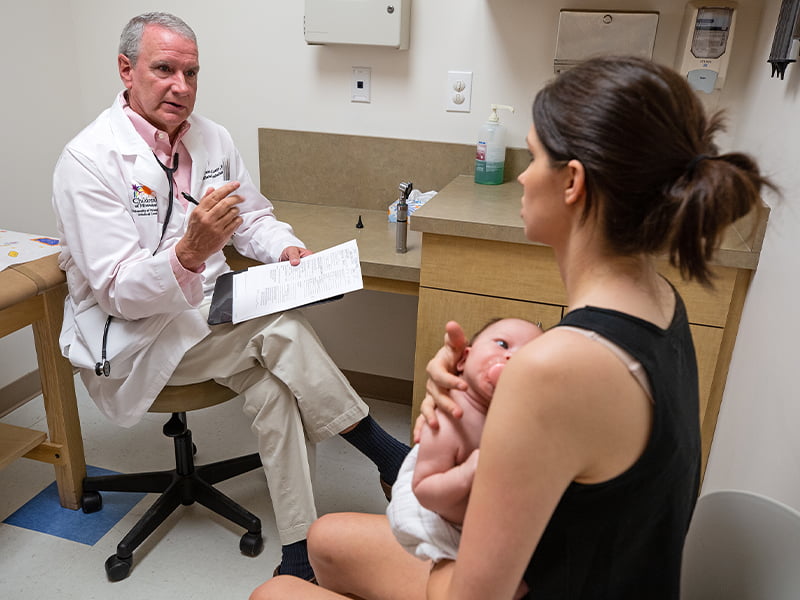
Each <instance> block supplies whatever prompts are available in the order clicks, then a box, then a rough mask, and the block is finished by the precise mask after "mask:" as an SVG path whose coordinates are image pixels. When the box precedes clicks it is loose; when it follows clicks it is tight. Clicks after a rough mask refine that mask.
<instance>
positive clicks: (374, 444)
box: [342, 415, 410, 485]
mask: <svg viewBox="0 0 800 600" xmlns="http://www.w3.org/2000/svg"><path fill="white" fill-rule="evenodd" d="M342 437H343V438H344V439H346V440H347V441H348V442H350V443H351V444H353V446H355V447H356V448H358V449H359V450H360V451H361V452H362V453H363V454H364V455H365V456H366V457H367V458H369V459H370V460H371V461H372V462H374V463H375V466H377V467H378V472H379V473H380V474H381V479H383V481H385V482H386V483H388V484H389V485H392V484H393V483H394V482H395V479H397V472H398V471H399V470H400V465H401V464H402V462H403V459H404V458H405V457H406V454H408V452H409V450H410V448H409V447H408V446H406V445H405V444H404V443H402V442H401V441H399V440H396V439H395V438H393V437H392V436H391V435H389V434H388V433H386V431H384V430H383V428H382V427H381V426H380V425H378V423H377V422H376V421H375V419H373V418H372V417H371V416H369V415H367V416H366V417H364V419H363V420H362V421H361V422H360V423H359V424H358V425H356V426H355V428H354V429H353V430H352V431H349V432H347V433H343V434H342Z"/></svg>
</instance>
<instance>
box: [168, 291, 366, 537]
mask: <svg viewBox="0 0 800 600" xmlns="http://www.w3.org/2000/svg"><path fill="white" fill-rule="evenodd" d="M201 310H204V311H205V313H206V314H207V312H208V304H207V303H206V304H204V305H203V306H201ZM208 379H213V380H215V381H216V382H218V383H220V384H222V385H224V386H226V387H229V388H231V389H232V390H234V391H235V392H237V393H240V394H242V395H244V409H243V410H244V413H245V414H246V415H247V416H248V417H250V418H251V419H252V420H253V421H252V425H251V429H252V430H253V432H254V433H255V434H256V435H257V436H258V451H259V454H260V455H261V462H262V463H263V465H264V471H265V473H266V475H267V486H268V487H269V493H270V496H271V497H272V505H273V508H274V510H275V519H276V521H277V525H278V532H279V534H280V539H281V544H284V545H285V544H291V543H293V542H297V541H299V540H302V539H305V537H306V532H307V531H308V528H309V527H310V526H311V523H313V522H314V520H316V518H317V511H316V507H315V505H314V495H313V491H312V487H311V479H312V474H313V465H314V445H315V444H316V443H318V442H320V441H322V440H324V439H327V438H329V437H332V436H334V435H336V434H338V433H339V432H341V431H343V430H344V429H347V428H348V427H349V426H351V425H354V424H355V423H358V422H359V421H360V420H361V419H363V418H364V417H365V416H367V414H368V412H369V409H368V407H367V405H366V404H365V403H364V402H363V401H362V400H361V398H359V397H358V395H357V394H356V392H355V391H354V390H353V388H352V387H351V386H350V384H349V383H348V382H347V380H346V379H345V377H344V375H342V373H341V371H339V369H338V368H337V367H336V365H335V364H334V363H333V360H332V359H331V358H330V356H328V353H327V352H326V351H325V349H324V348H323V346H322V343H321V342H320V340H319V338H318V337H317V335H316V333H315V332H314V330H313V329H312V327H311V325H310V324H309V323H308V321H306V319H305V317H303V315H302V314H301V313H300V312H299V311H296V310H295V311H288V312H285V313H279V314H277V315H269V316H266V317H261V318H258V319H252V320H250V321H245V322H243V323H239V324H237V325H232V324H222V325H214V326H212V328H211V334H209V335H208V336H207V337H206V338H205V339H203V340H202V341H200V342H199V343H198V344H197V345H196V346H194V347H193V348H191V349H189V350H188V351H187V352H186V354H185V355H184V357H183V359H182V360H181V362H180V364H179V365H178V367H177V369H176V370H175V372H174V373H173V374H172V377H171V378H170V380H169V385H186V384H190V383H196V382H199V381H206V380H208Z"/></svg>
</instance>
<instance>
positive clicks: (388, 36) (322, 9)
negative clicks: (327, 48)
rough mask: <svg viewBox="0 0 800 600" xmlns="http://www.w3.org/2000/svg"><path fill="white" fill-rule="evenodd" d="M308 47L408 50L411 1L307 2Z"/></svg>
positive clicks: (332, 0)
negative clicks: (321, 45) (333, 46)
mask: <svg viewBox="0 0 800 600" xmlns="http://www.w3.org/2000/svg"><path fill="white" fill-rule="evenodd" d="M305 3H306V5H305V23H304V29H305V37H306V43H307V44H358V45H367V46H388V47H391V48H398V49H399V50H407V49H408V39H409V22H410V17H411V0H305Z"/></svg>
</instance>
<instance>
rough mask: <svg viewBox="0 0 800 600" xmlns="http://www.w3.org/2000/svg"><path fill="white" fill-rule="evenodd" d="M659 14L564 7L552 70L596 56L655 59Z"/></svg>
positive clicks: (563, 69)
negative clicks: (654, 48)
mask: <svg viewBox="0 0 800 600" xmlns="http://www.w3.org/2000/svg"><path fill="white" fill-rule="evenodd" d="M657 26H658V13H656V12H615V11H577V10H562V11H561V12H560V13H559V16H558V36H557V38H556V55H555V59H554V60H553V70H554V71H555V72H556V74H558V73H560V72H561V71H565V70H567V69H570V68H572V67H574V66H575V65H577V64H578V63H580V62H582V61H584V60H586V59H588V58H593V57H595V56H609V55H615V54H616V55H618V54H626V55H633V56H640V57H642V58H647V59H652V58H653V44H654V43H655V39H656V27H657Z"/></svg>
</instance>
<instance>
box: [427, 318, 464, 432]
mask: <svg viewBox="0 0 800 600" xmlns="http://www.w3.org/2000/svg"><path fill="white" fill-rule="evenodd" d="M466 347H467V336H466V335H464V330H463V329H462V328H461V325H459V324H458V323H456V322H455V321H448V322H447V325H445V334H444V346H442V347H441V348H439V351H438V352H437V353H436V354H435V355H434V357H433V358H432V359H431V360H430V361H429V362H428V366H427V368H426V371H427V372H428V380H427V381H426V382H425V399H424V400H423V401H422V404H421V405H420V415H419V417H417V421H416V422H415V423H414V442H419V438H420V435H421V434H422V427H423V426H424V425H425V424H426V423H427V424H428V426H430V427H431V428H433V429H438V427H439V421H438V420H437V418H436V412H435V410H434V409H435V408H439V410H446V411H447V412H449V413H450V414H451V415H453V417H455V418H456V419H460V418H461V416H462V415H463V414H464V411H463V410H462V409H461V407H460V406H459V405H458V404H456V402H455V401H454V400H453V398H452V397H451V396H450V390H452V389H459V390H465V389H467V384H466V382H465V381H464V380H463V379H461V378H460V377H459V376H458V375H457V374H456V372H457V369H456V366H457V365H458V362H459V361H460V360H461V357H462V356H463V355H464V351H465V349H466Z"/></svg>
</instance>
